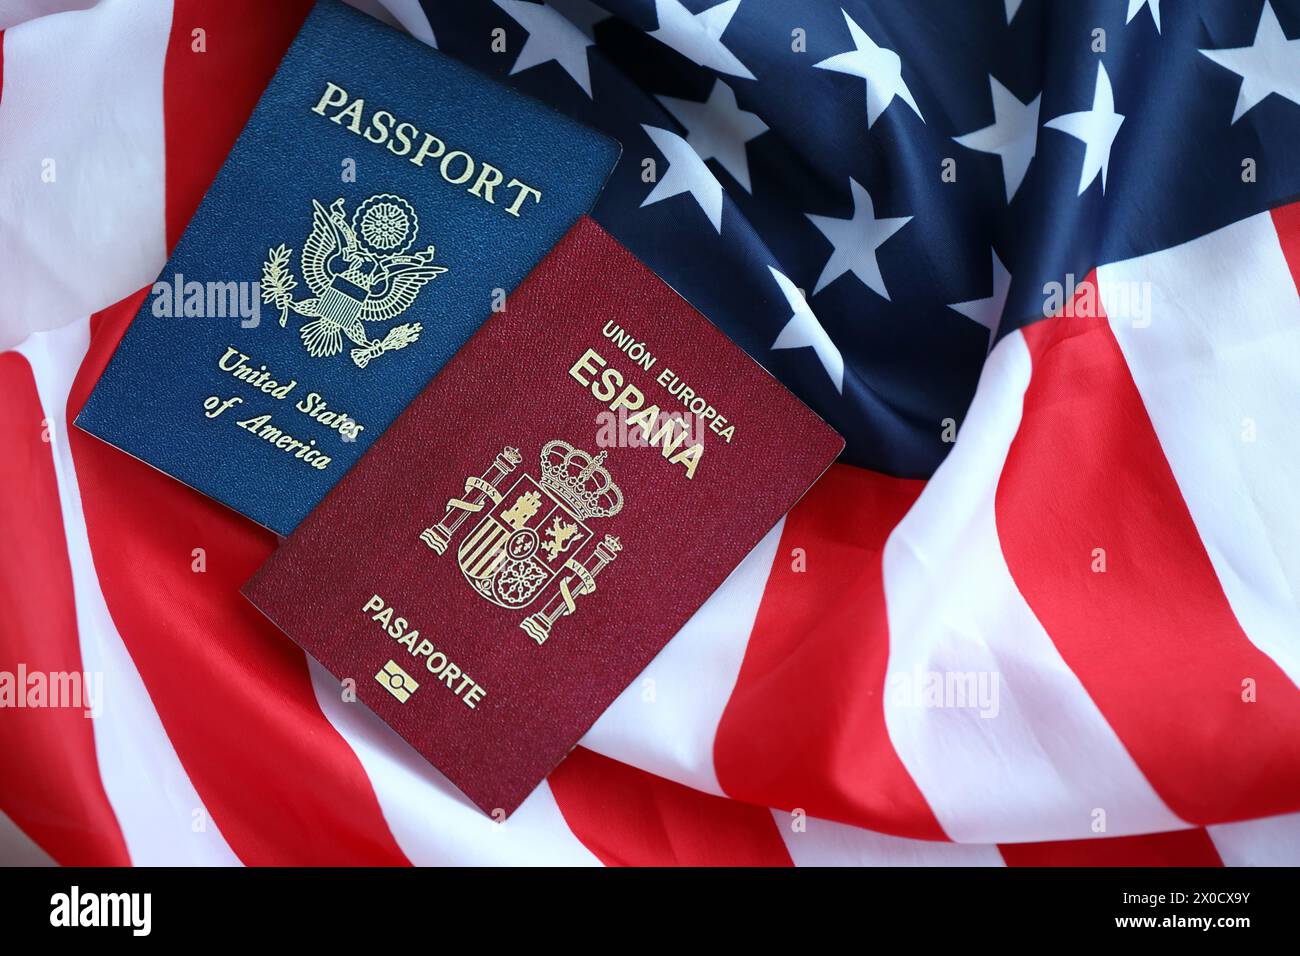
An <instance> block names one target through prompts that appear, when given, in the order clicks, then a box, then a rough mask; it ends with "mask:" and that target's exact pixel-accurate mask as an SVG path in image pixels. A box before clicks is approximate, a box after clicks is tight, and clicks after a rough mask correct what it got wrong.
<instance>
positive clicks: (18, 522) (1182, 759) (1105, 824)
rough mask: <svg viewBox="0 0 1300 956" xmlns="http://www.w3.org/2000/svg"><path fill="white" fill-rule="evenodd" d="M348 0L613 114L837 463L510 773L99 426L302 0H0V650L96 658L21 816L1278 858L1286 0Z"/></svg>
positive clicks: (723, 297)
mask: <svg viewBox="0 0 1300 956" xmlns="http://www.w3.org/2000/svg"><path fill="white" fill-rule="evenodd" d="M359 5H361V6H362V7H363V8H364V9H367V10H368V11H369V12H372V13H374V14H375V15H376V16H380V17H382V18H384V19H387V20H389V21H390V22H392V23H394V24H395V25H398V26H400V27H401V28H403V29H405V30H407V31H409V32H410V33H411V34H413V35H414V36H416V37H417V38H419V39H421V40H423V41H425V42H426V43H428V44H431V45H436V46H437V47H438V49H440V50H442V51H443V52H444V53H446V54H448V55H451V56H453V57H456V58H458V59H460V60H463V61H466V62H468V63H470V64H472V65H474V66H476V67H479V68H481V69H484V70H486V71H488V72H489V73H491V74H493V75H495V76H498V77H500V78H501V79H502V80H504V81H505V82H507V83H510V84H512V85H513V86H515V87H516V88H518V89H520V90H522V91H523V92H525V93H528V94H531V95H533V96H535V97H538V98H540V99H542V100H544V101H546V102H548V103H550V104H552V105H553V106H554V107H556V108H558V109H559V110H561V111H563V112H565V113H567V114H570V115H572V116H574V117H576V118H578V119H580V120H583V121H585V122H587V123H589V124H591V125H593V126H596V127H598V128H600V129H602V130H604V131H606V132H608V133H610V134H612V135H613V136H614V137H615V138H617V139H618V140H619V141H620V142H621V143H622V144H623V147H624V152H623V156H622V159H621V161H620V164H619V167H618V169H617V170H616V172H615V174H614V177H613V179H612V181H611V183H610V185H609V187H608V188H607V190H606V192H605V193H604V195H603V197H602V199H601V200H600V203H599V205H598V206H597V208H596V210H595V212H594V215H595V217H596V219H597V220H598V221H599V222H600V223H601V224H602V225H603V226H604V227H605V228H606V229H607V230H608V231H610V232H611V233H612V234H613V235H614V236H615V237H616V238H618V239H619V240H620V241H621V242H622V243H624V244H625V245H626V246H627V247H628V248H629V249H631V250H632V252H633V253H635V254H636V255H637V256H638V257H640V258H641V259H642V260H643V261H645V262H646V263H647V264H648V265H649V266H650V267H651V268H652V269H653V270H654V271H655V272H657V273H658V274H659V275H660V276H662V277H663V278H664V279H665V280H666V281H667V282H668V283H669V284H670V285H672V286H673V287H674V288H675V289H677V290H678V291H679V292H680V293H681V294H682V295H683V296H684V297H685V298H686V299H688V300H689V301H690V302H691V303H692V304H694V305H695V306H696V307H698V308H699V309H700V310H701V311H702V312H703V313H704V314H705V315H706V316H707V317H708V318H709V319H711V320H712V321H713V322H715V323H716V324H717V325H718V326H720V327H721V328H722V329H723V330H724V331H726V332H727V333H728V334H729V335H730V336H731V337H732V338H733V339H734V340H735V341H736V342H738V343H739V344H740V345H742V346H743V347H744V348H745V349H746V350H747V351H749V353H750V354H751V355H753V356H754V357H755V358H756V359H757V360H758V361H759V362H761V363H762V364H764V365H765V366H766V367H768V368H769V369H770V370H771V371H773V373H774V374H776V375H777V376H778V377H779V378H781V379H782V380H783V381H784V382H785V383H786V384H788V385H789V387H790V388H792V389H793V390H794V391H795V392H796V393H798V394H799V395H800V396H801V397H802V398H803V399H804V400H805V401H807V402H808V403H809V404H810V405H812V406H813V407H814V408H815V409H816V410H817V411H818V412H819V413H820V414H822V415H823V416H824V417H825V418H826V419H827V420H828V421H829V422H831V424H833V425H834V426H835V427H836V428H838V429H839V430H840V431H841V432H842V433H843V434H844V435H845V437H846V438H847V440H848V450H847V452H846V454H845V456H844V460H843V462H842V463H841V464H838V465H836V466H835V467H834V468H833V469H832V470H831V472H830V473H829V474H828V475H827V476H826V477H825V478H824V479H823V480H822V481H821V482H820V483H819V484H818V485H817V486H816V487H815V488H814V490H813V491H812V492H811V493H810V494H809V496H808V497H807V498H806V499H804V500H803V501H802V502H800V503H799V505H798V506H797V507H796V508H795V509H794V510H793V511H792V512H791V513H790V514H789V515H788V516H787V517H786V518H785V519H784V520H783V522H782V523H781V524H780V525H779V526H778V527H777V528H775V529H774V530H773V531H772V532H771V533H770V534H769V535H768V536H767V537H766V539H764V541H763V542H762V543H761V544H760V545H759V547H758V548H757V549H756V550H755V551H754V552H753V553H752V554H751V555H750V556H749V557H748V558H747V559H746V560H745V562H744V563H743V564H742V565H741V566H740V567H739V569H738V570H737V571H736V572H735V574H733V575H732V576H731V577H730V578H729V579H728V581H727V582H726V583H725V584H724V586H723V587H722V588H721V589H720V590H719V591H718V592H717V593H716V594H715V595H714V596H713V597H712V598H711V599H710V600H709V601H708V603H707V604H706V605H705V606H704V607H703V608H702V609H701V610H700V611H699V612H698V613H697V614H696V615H695V617H694V618H693V620H692V621H691V622H690V624H689V625H688V626H687V627H686V628H685V630H683V631H682V632H681V633H680V634H679V635H678V636H677V637H676V638H675V639H674V640H673V641H672V642H671V643H670V644H669V645H668V647H667V648H666V649H665V650H664V651H663V652H662V653H661V654H660V655H659V657H658V658H656V659H655V661H654V662H653V663H652V664H651V665H650V667H649V668H648V669H647V670H646V672H645V673H644V674H643V675H642V676H641V677H640V678H638V679H637V680H636V682H634V683H633V685H632V686H630V687H629V688H628V689H627V691H626V692H625V693H624V694H623V695H622V696H621V697H620V698H619V699H618V701H617V702H616V703H615V704H614V705H613V706H612V707H611V708H610V710H609V711H608V712H607V713H606V714H605V715H604V716H603V717H602V718H601V719H600V720H599V722H598V723H597V724H596V726H595V727H594V728H593V729H592V730H591V732H590V733H589V734H588V735H587V736H586V738H584V740H583V741H582V744H581V746H580V747H579V748H578V749H577V750H576V751H574V753H573V754H572V755H571V756H570V757H569V758H568V759H567V760H566V761H565V762H564V763H563V764H562V765H561V766H560V768H559V769H558V770H556V771H555V773H554V774H552V776H551V777H550V779H549V780H548V781H547V782H546V783H545V784H544V785H543V786H542V787H541V788H539V789H538V791H536V792H535V793H534V794H533V795H532V797H531V798H529V800H528V801H527V802H526V803H525V804H524V806H523V807H522V808H521V809H520V810H519V811H518V812H517V813H516V814H515V815H514V816H512V817H511V818H510V819H509V820H508V821H506V822H505V823H504V824H502V823H499V822H497V821H494V820H492V819H490V818H488V817H486V816H484V815H482V814H481V813H479V811H477V810H476V809H474V808H473V807H472V806H471V805H470V804H469V803H468V802H467V801H466V800H464V799H463V798H462V797H460V796H459V795H458V794H457V793H456V791H455V790H454V789H453V788H451V786H450V785H449V784H448V783H447V782H446V781H445V780H444V779H443V778H442V777H441V776H440V775H439V774H438V773H437V771H435V770H433V769H432V768H431V767H430V766H428V765H427V764H425V763H424V762H423V761H422V760H421V759H420V758H419V757H418V756H417V755H415V753H414V752H413V751H412V750H411V749H410V748H408V747H407V746H406V745H405V744H403V743H402V742H401V741H400V740H399V739H398V738H397V737H396V736H395V735H394V734H392V733H391V732H390V731H389V730H388V729H387V728H386V727H385V726H384V725H382V724H381V723H380V722H379V721H378V720H377V719H376V718H374V716H373V715H371V714H370V713H369V712H367V711H366V710H365V709H364V708H363V707H362V705H360V704H356V703H349V702H346V701H344V700H343V699H342V697H341V695H340V691H339V687H338V685H337V684H336V683H335V682H334V681H333V679H332V678H330V676H329V675H328V674H327V673H326V672H325V671H324V670H323V669H321V668H320V667H319V666H317V665H315V664H314V663H313V662H311V661H310V660H308V659H307V658H306V657H305V655H304V654H303V653H302V652H301V651H300V650H299V649H298V648H297V647H296V646H295V645H293V644H292V643H291V642H290V641H289V640H287V639H286V638H285V637H284V636H283V635H281V634H280V633H279V632H278V631H276V630H275V629H274V628H273V627H272V626H271V625H269V624H268V623H267V622H266V621H265V620H264V619H262V618H261V617H260V615H258V614H257V612H256V611H254V610H253V609H252V607H251V606H250V605H248V604H247V603H246V602H245V601H244V600H243V598H241V597H240V596H239V594H238V588H239V586H240V585H241V584H242V583H243V582H244V581H245V580H246V579H247V578H248V577H249V576H250V575H251V574H252V572H253V571H254V570H255V569H256V568H257V567H258V566H259V565H260V564H261V563H262V562H263V561H264V560H265V559H266V557H267V556H268V555H269V554H270V552H271V551H272V549H273V548H274V545H275V541H274V539H273V537H272V536H271V535H270V534H269V533H268V532H265V531H264V530H262V529H260V528H258V527H256V526H254V525H253V524H252V523H251V522H249V521H247V520H245V519H244V518H242V517H240V516H238V515H236V514H234V513H233V512H231V511H228V510H226V509H224V508H222V507H221V506H219V505H217V504H215V503H214V502H212V501H210V500H207V499H205V498H204V497H202V496H200V495H199V494H197V493H195V492H193V491H191V490H189V489H188V488H185V487H183V486H182V485H180V484H179V483H178V482H175V481H172V480H171V479H168V478H167V477H166V476H164V475H162V474H160V473H157V472H155V471H153V470H151V469H150V468H149V467H148V466H146V465H143V464H141V463H140V462H137V461H135V460H133V459H131V458H129V457H128V456H126V455H124V454H122V453H121V452H119V451H116V450H114V449H113V448H111V447H109V446H107V445H105V444H103V443H102V442H99V441H97V440H96V439H94V438H91V437H90V436H88V435H85V434H83V433H80V432H78V431H76V430H74V429H73V428H71V427H70V422H71V419H72V418H73V417H74V416H75V414H76V413H77V411H78V410H79V409H80V407H81V405H82V403H83V402H84V401H85V398H86V396H87V394H88V392H89V390H90V388H91V387H92V386H93V384H94V383H95V381H96V379H97V377H98V375H99V374H100V372H101V371H102V370H103V368H104V366H105V363H106V362H107V359H108V357H109V356H110V355H111V353H112V350H113V348H114V346H115V345H116V343H117V341H118V339H119V338H120V336H121V334H122V332H123V330H124V328H125V325H126V323H127V322H128V321H129V320H130V318H131V316H132V315H133V314H134V312H135V310H136V308H137V307H138V304H139V302H140V299H141V296H143V295H144V291H143V290H144V289H145V288H147V287H148V285H149V284H150V283H151V282H152V281H153V280H154V278H155V277H156V276H157V274H158V272H159V270H160V269H161V267H162V265H163V263H164V261H165V259H166V256H167V252H168V250H169V248H170V247H171V246H172V245H173V244H174V243H175V241H176V240H177V238H178V237H179V235H180V233H181V231H182V230H183V228H184V226H185V224H186V222H187V220H188V219H189V217H190V215H191V214H192V212H193V211H194V209H195V207H196V206H197V204H198V202H199V200H200V198H201V197H202V195H203V192H204V190H205V189H206V187H207V185H208V183H209V182H210V181H211V179H212V177H213V176H214V175H215V172H216V170H217V168H218V166H219V164H220V163H221V161H222V159H223V158H224V156H225V154H226V152H227V151H228V149H229V148H230V146H231V144H232V143H233V141H234V139H235V137H236V136H237V135H238V133H239V130H240V128H241V127H242V125H243V123H244V121H245V120H246V118H247V116H248V114H249V112H250V111H251V109H252V106H253V104H254V103H255V101H256V99H257V96H258V95H259V93H260V92H261V90H262V88H263V87H264V86H265V84H266V82H267V81H268V80H269V78H270V76H271V74H272V72H273V71H274V69H275V67H276V65H277V62H278V60H279V57H280V55H281V54H282V52H283V51H284V49H285V48H286V46H287V45H288V43H289V41H290V39H291V38H292V36H293V34H294V32H295V30H296V28H297V26H298V24H299V23H300V22H301V20H302V17H303V16H304V15H305V12H306V4H305V3H303V2H299V0H295V2H284V3H274V4H271V3H265V2H261V0H173V2H165V0H148V2H145V0H98V2H90V0H25V2H8V3H0V29H2V30H3V32H2V33H0V50H2V52H3V56H2V58H0V77H2V80H0V222H2V223H3V228H2V229H0V348H3V349H6V350H7V351H4V352H3V353H0V407H2V408H3V414H0V528H2V529H3V533H2V535H0V676H3V674H4V673H6V672H7V673H9V674H11V675H14V674H17V673H18V672H19V670H20V669H22V671H23V672H25V673H28V674H30V673H43V674H70V673H89V674H92V675H101V676H102V682H103V701H102V706H101V707H99V708H97V709H96V712H95V716H94V717H93V719H87V718H86V717H85V716H84V715H83V711H82V710H80V709H74V708H67V707H63V708H59V707H26V708H22V707H16V706H9V707H6V708H5V709H0V860H3V861H5V862H17V861H22V860H31V861H50V860H52V861H55V862H58V863H64V864H109V865H112V864H127V863H135V864H159V863H181V864H240V863H243V864H325V863H329V864H406V863H415V864H428V863H467V864H488V863H501V864H534V863H536V864H601V863H603V864H778V865H789V864H792V863H794V864H857V863H870V864H955V865H1003V864H1011V865H1024V864H1041V863H1085V864H1087V863H1121V864H1205V865H1217V864H1230V865H1232V864H1260V863H1282V864H1286V863H1290V864H1296V863H1300V814H1297V811H1300V693H1297V681H1300V609H1298V608H1297V594H1298V593H1300V508H1297V507H1296V505H1295V501H1294V496H1295V490H1296V488H1297V487H1300V378H1298V376H1297V369H1298V368H1300V294H1298V292H1297V281H1300V203H1297V202H1296V200H1297V197H1300V164H1297V162H1296V156H1297V155H1300V2H1296V0H1173V2H1170V0H1068V2H1067V0H876V2H869V0H833V2H829V0H816V2H811V0H722V2H717V0H601V2H600V3H599V4H595V3H589V2H585V0H554V2H548V3H546V4H541V3H536V2H532V0H496V2H494V3H492V2H487V0H477V2H450V0H426V2H424V3H422V4H420V3H417V2H415V0H383V2H382V5H380V3H379V2H375V0H372V2H367V3H361V4H359ZM392 69H394V70H400V69H402V64H400V63H394V64H392ZM429 95H430V96H438V95H441V94H440V92H439V91H437V90H430V91H429ZM249 201H250V202H257V201H259V197H252V196H250V197H249ZM140 387H141V388H147V387H149V383H148V382H141V383H140ZM757 477H758V476H756V478H757ZM0 686H3V685H2V684H0ZM10 686H11V688H12V687H13V686H14V685H13V684H12V678H11V684H10Z"/></svg>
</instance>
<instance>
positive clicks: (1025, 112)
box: [953, 74, 1042, 203]
mask: <svg viewBox="0 0 1300 956" xmlns="http://www.w3.org/2000/svg"><path fill="white" fill-rule="evenodd" d="M989 89H990V90H991V91H992V93H993V124H992V125H991V126H985V127H984V128H983V129H977V130H976V131H975V132H973V133H967V134H966V135H965V136H954V137H953V139H955V140H956V141H957V142H959V143H961V144H962V145H963V146H965V147H966V148H967V149H974V150H978V151H979V152H981V153H996V154H997V155H998V157H999V158H1000V159H1001V160H1002V180H1003V184H1004V185H1005V186H1006V190H1007V202H1008V203H1010V202H1011V197H1012V196H1014V195H1015V194H1016V190H1017V189H1019V188H1020V184H1021V183H1022V182H1024V179H1025V173H1026V171H1028V169H1029V163H1030V160H1032V159H1033V158H1034V153H1035V151H1036V150H1037V149H1038V104H1039V101H1040V100H1041V99H1042V96H1041V95H1039V96H1035V97H1034V99H1033V102H1031V103H1021V102H1020V100H1018V99H1016V97H1015V95H1014V94H1013V93H1012V92H1011V91H1010V90H1008V89H1007V88H1006V87H1005V86H1003V85H1002V84H1001V83H999V82H998V81H997V80H995V79H994V78H993V75H992V74H989Z"/></svg>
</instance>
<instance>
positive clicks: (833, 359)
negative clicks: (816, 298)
mask: <svg viewBox="0 0 1300 956" xmlns="http://www.w3.org/2000/svg"><path fill="white" fill-rule="evenodd" d="M767 268H768V269H769V270H771V273H772V278H774V279H775V280H776V284H777V285H779V286H780V287H781V292H782V293H783V294H784V295H785V301H786V302H787V303H789V305H790V308H791V309H793V310H794V314H793V315H791V316H790V320H789V321H788V322H786V324H785V328H783V329H782V330H781V334H780V335H778V336H777V337H776V341H775V342H773V343H772V348H773V349H803V348H811V349H812V350H813V351H814V352H815V353H816V354H817V358H818V359H820V360H821V363H822V367H823V368H825V369H826V374H827V375H829V376H830V377H831V381H832V382H834V383H835V391H837V392H839V393H840V394H841V395H843V394H844V356H843V355H841V354H840V350H839V349H838V348H836V347H835V343H834V342H832V341H831V337H830V336H829V335H827V334H826V330H825V329H824V328H822V324H821V323H820V322H818V321H817V316H816V315H814V314H813V310H812V309H811V308H810V307H809V306H808V302H807V300H806V299H804V297H803V293H802V292H800V291H799V287H798V286H796V285H795V284H794V283H793V282H791V281H790V280H789V279H787V278H786V277H785V276H784V275H783V274H782V273H780V272H778V271H777V270H776V269H773V268H772V267H771V266H768V267H767Z"/></svg>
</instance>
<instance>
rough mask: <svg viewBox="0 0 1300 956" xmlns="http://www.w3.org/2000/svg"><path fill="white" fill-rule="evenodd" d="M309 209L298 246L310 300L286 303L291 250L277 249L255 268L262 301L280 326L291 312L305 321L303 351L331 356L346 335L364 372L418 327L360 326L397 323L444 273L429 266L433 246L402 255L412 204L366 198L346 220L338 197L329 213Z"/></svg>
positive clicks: (413, 228)
mask: <svg viewBox="0 0 1300 956" xmlns="http://www.w3.org/2000/svg"><path fill="white" fill-rule="evenodd" d="M311 204H312V225H311V234H310V235H309V236H308V237H307V241H306V242H305V243H303V247H302V255H301V257H300V264H301V267H302V275H303V278H304V279H305V280H306V281H307V285H308V286H309V287H310V288H311V291H312V292H313V293H315V294H314V296H312V297H311V298H306V299H294V298H293V290H294V289H295V288H296V287H297V285H298V283H297V280H296V279H294V277H293V275H292V273H290V272H289V271H288V270H287V269H286V266H287V264H288V262H289V257H290V256H291V255H292V254H293V250H292V249H289V248H288V247H287V246H285V245H283V244H282V245H279V246H277V247H276V248H274V249H271V250H269V252H268V254H267V259H266V261H265V262H264V263H263V264H262V299H263V300H264V301H266V302H274V303H275V305H276V307H277V308H278V309H279V310H280V326H281V327H284V325H285V323H286V321H287V320H288V317H289V313H290V312H291V311H292V312H296V313H298V314H299V315H302V316H306V317H308V318H310V319H311V320H312V321H310V322H306V323H304V324H303V326H302V328H300V329H299V330H298V335H299V337H300V338H301V339H302V344H303V345H304V346H306V348H307V352H308V354H310V355H311V356H313V357H314V358H323V357H326V356H330V355H337V354H338V353H339V352H341V351H342V350H343V336H345V335H346V336H347V337H348V338H349V339H350V340H352V342H354V343H355V344H356V345H357V346H358V347H357V348H354V349H352V351H351V356H352V361H353V362H354V363H355V364H356V365H357V367H358V368H365V367H366V366H367V365H368V364H369V363H370V361H371V360H372V359H374V358H376V357H378V356H380V355H383V354H384V353H385V352H394V351H397V350H398V349H403V348H406V346H408V345H410V344H411V343H412V342H414V341H415V340H416V339H418V338H419V337H420V323H418V322H409V323H405V324H403V325H397V326H393V327H392V328H390V329H389V330H388V332H387V334H386V335H384V337H383V338H375V339H372V338H370V337H369V336H368V335H367V334H366V323H368V322H388V321H390V320H392V319H395V318H397V317H398V316H399V315H401V314H402V313H403V312H405V311H406V310H407V309H408V308H410V306H411V304H412V303H413V302H415V298H416V296H417V295H419V293H420V289H422V288H423V287H424V284H425V283H426V282H428V281H429V280H430V279H432V278H434V277H435V276H438V275H441V274H442V273H444V272H446V271H447V270H446V268H445V267H443V266H435V265H433V264H432V262H433V255H434V248H433V246H432V245H429V246H427V247H425V248H424V249H422V250H420V251H417V252H415V253H413V254H408V252H409V250H410V248H411V246H412V245H414V243H415V237H416V235H417V234H418V233H419V230H420V224H419V220H418V218H417V217H416V215H415V210H414V209H412V208H411V204H410V203H408V202H407V201H406V200H405V199H403V198H402V197H400V196H394V195H393V194H391V193H381V194H379V195H376V196H371V197H370V198H369V199H367V200H365V201H364V202H362V203H361V205H359V206H357V208H356V210H355V211H354V212H353V213H352V219H351V221H350V222H349V220H348V218H347V215H346V213H345V210H344V207H343V200H342V199H336V200H334V202H333V203H331V204H330V207H329V208H328V209H326V208H325V207H324V206H322V205H321V204H320V203H319V202H317V201H316V200H315V199H313V200H312V201H311Z"/></svg>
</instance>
